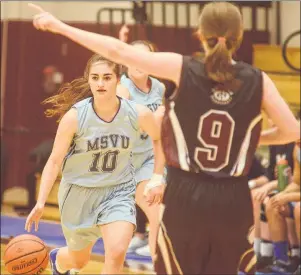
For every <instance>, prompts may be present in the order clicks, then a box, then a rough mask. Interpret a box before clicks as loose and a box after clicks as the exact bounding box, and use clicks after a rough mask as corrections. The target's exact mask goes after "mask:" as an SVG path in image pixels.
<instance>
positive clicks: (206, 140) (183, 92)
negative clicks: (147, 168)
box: [162, 57, 263, 177]
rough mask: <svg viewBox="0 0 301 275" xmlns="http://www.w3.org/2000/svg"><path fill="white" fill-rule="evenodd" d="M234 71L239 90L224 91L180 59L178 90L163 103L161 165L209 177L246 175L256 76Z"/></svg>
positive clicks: (193, 63)
mask: <svg viewBox="0 0 301 275" xmlns="http://www.w3.org/2000/svg"><path fill="white" fill-rule="evenodd" d="M234 66H235V71H236V79H237V80H238V81H239V83H240V85H239V88H238V89H237V90H236V91H230V90H227V89H225V88H223V86H221V85H217V84H218V83H216V82H214V81H213V80H211V79H210V78H208V76H207V74H206V71H205V66H204V63H203V62H202V61H201V60H197V59H194V58H192V57H184V58H183V67H182V73H181V79H180V85H179V87H178V89H177V90H175V91H174V92H173V94H172V95H171V96H170V95H168V92H167V96H168V98H166V100H165V105H166V106H165V107H166V112H165V115H164V118H163V124H162V143H163V149H164V153H165V157H166V162H167V165H169V166H173V167H177V168H180V169H182V170H185V171H190V172H194V173H206V174H211V175H213V176H215V177H231V176H236V177H237V176H245V175H246V174H247V173H248V171H249V168H250V165H251V163H252V159H253V156H254V153H255V150H256V147H257V144H258V141H259V136H260V132H261V122H262V117H261V102H262V93H263V92H262V90H263V88H262V86H263V84H262V74H261V72H260V71H259V70H258V69H255V68H253V67H252V66H250V65H248V64H246V63H243V62H238V63H236V64H235V65H234Z"/></svg>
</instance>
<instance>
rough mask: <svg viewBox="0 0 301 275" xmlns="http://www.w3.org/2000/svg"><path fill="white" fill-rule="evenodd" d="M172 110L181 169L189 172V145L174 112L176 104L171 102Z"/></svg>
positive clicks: (171, 120) (172, 121) (170, 117)
mask: <svg viewBox="0 0 301 275" xmlns="http://www.w3.org/2000/svg"><path fill="white" fill-rule="evenodd" d="M169 105H170V110H169V113H168V116H169V119H170V122H171V126H172V128H173V131H174V137H175V140H176V144H177V150H178V159H179V163H180V166H181V169H183V170H185V171H189V155H188V149H187V144H186V141H185V137H184V133H183V131H182V128H181V125H180V122H179V120H178V118H177V115H176V112H175V110H174V107H175V103H174V102H170V104H169Z"/></svg>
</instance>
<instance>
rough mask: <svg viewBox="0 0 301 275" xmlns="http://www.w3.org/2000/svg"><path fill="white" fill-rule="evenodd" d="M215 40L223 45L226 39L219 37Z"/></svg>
mask: <svg viewBox="0 0 301 275" xmlns="http://www.w3.org/2000/svg"><path fill="white" fill-rule="evenodd" d="M217 40H218V42H219V43H224V44H225V43H226V37H223V36H220V37H218V38H217Z"/></svg>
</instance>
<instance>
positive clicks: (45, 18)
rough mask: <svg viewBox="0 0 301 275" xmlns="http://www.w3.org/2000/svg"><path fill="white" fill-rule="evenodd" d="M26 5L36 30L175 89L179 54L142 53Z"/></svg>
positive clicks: (34, 6) (177, 79)
mask: <svg viewBox="0 0 301 275" xmlns="http://www.w3.org/2000/svg"><path fill="white" fill-rule="evenodd" d="M29 5H30V7H32V8H34V9H35V10H36V11H37V12H38V13H37V14H36V15H35V17H34V20H33V24H34V26H35V28H36V29H38V30H43V31H50V32H53V33H58V34H61V35H63V36H66V37H68V38H69V39H71V40H73V41H74V42H76V43H78V44H80V45H82V46H84V47H86V48H88V49H90V50H91V51H93V52H95V53H98V54H100V55H102V56H104V57H106V58H108V59H110V60H112V61H113V62H116V63H118V64H122V65H126V66H130V67H135V68H138V69H139V70H142V71H144V72H146V73H148V74H150V75H153V76H156V77H159V78H164V79H168V80H171V81H173V82H175V83H176V84H177V86H178V85H179V80H180V75H181V69H182V59H183V58H182V56H181V55H180V54H176V53H163V52H161V53H160V52H157V53H154V52H147V51H143V50H140V49H137V48H135V47H133V46H131V45H128V44H126V43H124V42H122V41H120V40H119V39H116V38H113V37H110V36H106V35H101V34H96V33H91V32H87V31H84V30H80V29H77V28H74V27H71V26H69V25H67V24H65V23H63V22H61V21H60V20H58V19H57V18H55V17H54V16H53V15H52V14H50V13H48V12H45V11H44V10H43V9H42V8H41V7H39V6H37V5H34V4H29Z"/></svg>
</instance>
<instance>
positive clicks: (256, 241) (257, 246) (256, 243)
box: [253, 238, 261, 256]
mask: <svg viewBox="0 0 301 275" xmlns="http://www.w3.org/2000/svg"><path fill="white" fill-rule="evenodd" d="M260 244H261V239H260V238H254V244H253V248H254V252H255V254H256V255H257V256H258V255H260Z"/></svg>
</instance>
